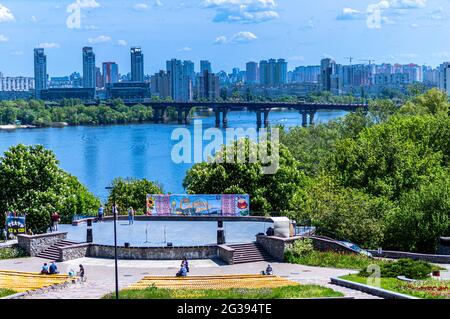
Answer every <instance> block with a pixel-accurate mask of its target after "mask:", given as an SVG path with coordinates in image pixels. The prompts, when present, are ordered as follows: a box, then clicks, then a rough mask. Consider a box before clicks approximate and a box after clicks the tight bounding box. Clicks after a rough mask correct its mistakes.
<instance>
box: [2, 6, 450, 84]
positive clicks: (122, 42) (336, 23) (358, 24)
mask: <svg viewBox="0 0 450 319" xmlns="http://www.w3.org/2000/svg"><path fill="white" fill-rule="evenodd" d="M322 1H323V0H322ZM37 2H39V3H40V5H38V6H36V5H35V4H36V3H37ZM177 2H178V1H171V0H161V1H130V2H129V3H126V4H123V3H120V2H119V1H114V0H111V1H104V0H103V1H102V0H78V2H74V1H73V0H72V1H57V2H56V1H51V0H45V1H33V6H31V5H30V3H31V1H29V0H21V1H11V0H3V1H2V2H1V5H0V26H1V31H0V55H1V56H3V59H2V61H5V62H2V63H0V71H1V72H3V74H5V75H9V76H19V75H23V76H32V74H33V71H32V70H33V59H32V54H33V50H32V49H34V48H35V47H44V48H45V49H46V55H47V58H48V60H49V61H51V62H49V63H48V74H51V75H52V76H61V75H67V74H70V73H72V72H73V71H81V70H82V64H81V61H80V58H79V48H80V47H84V46H92V47H93V48H94V51H95V52H96V60H97V61H98V62H99V63H97V65H101V64H100V63H101V62H107V61H114V62H116V63H117V64H118V65H120V66H121V70H122V72H121V73H123V74H127V73H128V72H130V70H131V66H130V62H129V59H130V57H129V50H130V47H134V46H139V47H141V48H142V50H143V52H144V53H145V67H144V73H145V74H154V73H156V72H158V71H159V70H161V69H164V63H165V61H167V60H169V59H171V58H177V59H180V60H192V61H196V62H197V61H200V60H210V61H212V62H213V72H218V71H220V70H231V69H232V68H233V67H239V68H241V69H242V70H243V69H245V63H246V62H248V61H255V62H259V61H260V60H265V59H268V58H271V57H274V58H278V57H284V58H285V59H286V61H287V62H288V65H289V70H292V69H294V68H295V66H300V65H318V64H319V62H320V60H321V59H322V58H324V57H328V56H330V57H332V58H333V59H335V60H336V61H337V62H338V63H343V64H344V63H346V59H347V58H348V57H353V58H354V63H359V62H358V60H367V59H373V60H375V61H376V62H377V64H378V62H386V63H395V62H398V63H402V64H406V63H417V64H420V65H422V64H427V65H431V66H433V67H436V66H438V65H439V64H441V63H442V62H443V61H447V60H449V59H450V48H449V46H448V44H447V43H446V42H445V41H442V40H441V39H440V34H441V32H439V30H442V29H445V28H447V27H449V26H450V25H449V23H450V16H449V15H448V14H447V12H448V11H450V10H449V9H450V2H449V1H446V0H428V1H427V0H407V1H406V0H391V1H381V2H380V3H378V4H381V3H383V6H381V5H380V6H379V8H380V10H379V11H380V17H381V25H380V26H379V28H377V27H373V26H372V27H371V26H370V25H369V23H368V22H369V18H370V13H369V10H368V9H369V6H370V5H371V4H373V3H374V2H375V1H373V0H367V1H366V0H364V1H354V0H343V1H339V2H338V3H334V2H333V3H328V2H329V1H328V2H327V3H326V4H325V5H324V6H320V5H317V3H315V4H309V3H302V4H301V6H302V8H301V9H302V10H298V2H297V1H287V0H286V1H280V0H278V1H275V0H220V1H219V0H205V1H200V0H188V1H184V2H183V4H180V3H177ZM77 3H78V4H79V7H80V10H81V16H80V17H81V20H80V23H81V24H80V28H76V27H75V28H70V25H68V19H69V17H70V16H71V14H72V13H71V11H70V10H69V9H70V6H71V4H77ZM296 7H297V8H296ZM293 8H296V9H297V10H293ZM324 8H325V9H324ZM68 10H69V11H68ZM25 30H26V32H25ZM124 30H126V31H124ZM425 42H426V43H427V45H423V44H424V43H425ZM355 43H357V45H356V44H355ZM10 61H13V62H14V63H10ZM68 61H71V62H69V63H68ZM72 61H73V62H72ZM197 63H198V62H197Z"/></svg>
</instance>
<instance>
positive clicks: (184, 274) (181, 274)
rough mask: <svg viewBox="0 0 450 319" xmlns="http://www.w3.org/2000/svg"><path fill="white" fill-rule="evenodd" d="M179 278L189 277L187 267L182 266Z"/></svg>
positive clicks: (178, 274)
mask: <svg viewBox="0 0 450 319" xmlns="http://www.w3.org/2000/svg"><path fill="white" fill-rule="evenodd" d="M176 276H177V277H187V270H186V267H184V266H181V269H180V271H179V272H178V273H177V274H176Z"/></svg>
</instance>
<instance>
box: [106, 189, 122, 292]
mask: <svg viewBox="0 0 450 319" xmlns="http://www.w3.org/2000/svg"><path fill="white" fill-rule="evenodd" d="M105 188H106V189H107V190H110V191H111V190H113V188H112V187H105ZM112 196H113V216H114V267H115V281H116V299H119V269H118V266H117V225H116V224H117V222H116V221H117V205H116V193H115V192H112Z"/></svg>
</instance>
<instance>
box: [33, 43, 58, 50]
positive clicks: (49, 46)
mask: <svg viewBox="0 0 450 319" xmlns="http://www.w3.org/2000/svg"><path fill="white" fill-rule="evenodd" d="M60 47H61V46H60V44H59V43H56V42H43V43H39V45H38V48H43V49H59V48H60Z"/></svg>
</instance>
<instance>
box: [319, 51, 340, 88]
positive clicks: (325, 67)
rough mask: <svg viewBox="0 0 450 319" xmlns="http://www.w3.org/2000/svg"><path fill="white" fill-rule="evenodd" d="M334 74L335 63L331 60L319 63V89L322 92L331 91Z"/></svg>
mask: <svg viewBox="0 0 450 319" xmlns="http://www.w3.org/2000/svg"><path fill="white" fill-rule="evenodd" d="M335 74H336V62H335V61H334V60H332V59H328V58H327V59H323V60H322V61H320V87H321V89H322V91H331V86H332V85H331V82H332V77H333V75H335Z"/></svg>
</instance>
